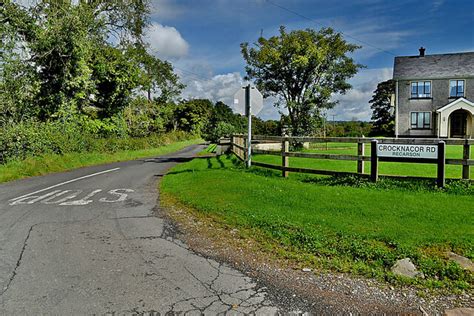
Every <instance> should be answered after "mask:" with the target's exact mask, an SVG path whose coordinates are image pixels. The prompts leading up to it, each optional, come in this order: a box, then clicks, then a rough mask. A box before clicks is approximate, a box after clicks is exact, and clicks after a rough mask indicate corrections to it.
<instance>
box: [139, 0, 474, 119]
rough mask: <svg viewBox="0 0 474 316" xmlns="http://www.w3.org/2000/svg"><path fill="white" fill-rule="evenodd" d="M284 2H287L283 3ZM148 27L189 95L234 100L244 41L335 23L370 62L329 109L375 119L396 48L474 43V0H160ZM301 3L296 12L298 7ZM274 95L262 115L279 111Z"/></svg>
mask: <svg viewBox="0 0 474 316" xmlns="http://www.w3.org/2000/svg"><path fill="white" fill-rule="evenodd" d="M279 6H280V7H283V8H280V7H279ZM152 8H153V9H152V20H151V22H152V25H151V27H150V29H149V32H148V40H149V42H150V45H151V49H152V50H153V51H154V52H155V54H157V55H158V56H159V57H161V58H163V59H166V60H169V61H170V62H172V63H173V65H174V66H175V67H176V72H177V73H178V74H179V75H180V76H181V78H182V81H183V82H184V83H185V84H187V88H186V89H185V91H184V92H183V97H186V98H210V99H212V100H213V101H218V100H221V101H224V102H226V103H227V104H228V105H230V106H232V95H233V93H234V92H235V91H236V90H237V89H238V88H239V86H240V85H241V84H242V83H243V81H242V80H243V79H242V77H243V76H244V75H245V70H244V67H245V62H244V60H243V59H242V57H241V54H240V47H239V45H240V43H242V42H250V43H253V42H255V41H256V40H257V38H258V37H259V36H260V33H261V32H263V36H264V37H269V36H273V35H276V34H278V29H279V27H280V25H285V26H286V27H287V29H288V30H293V29H304V28H314V29H319V28H320V27H321V26H331V27H333V28H335V29H336V30H337V31H341V32H343V33H344V35H345V39H346V40H348V41H350V42H353V43H355V44H358V45H361V46H362V48H361V49H360V50H358V51H357V52H356V53H355V54H354V55H353V57H354V59H355V60H356V61H357V62H358V63H361V64H364V65H365V66H366V67H367V68H366V69H364V70H361V71H360V72H359V73H358V74H357V75H356V76H355V77H354V78H352V79H351V80H350V82H351V83H352V85H353V89H352V90H351V91H349V92H348V93H347V94H346V95H343V96H339V95H336V96H334V99H335V100H338V101H339V105H337V106H336V107H335V108H334V109H332V110H330V111H329V112H328V117H329V118H331V119H332V117H333V115H335V119H336V120H351V119H358V120H370V115H371V112H370V108H369V104H368V100H369V99H370V97H371V95H372V92H373V90H374V89H375V88H376V85H377V83H378V82H380V81H383V80H386V79H389V78H391V75H392V67H393V58H394V55H397V56H398V55H416V54H418V48H419V47H420V46H424V47H426V49H427V51H426V53H427V54H439V53H447V52H461V51H474V1H472V0H470V1H469V0H465V1H461V0H449V1H448V0H444V1H443V0H434V1H420V0H419V1H407V0H397V1H379V0H357V1H341V0H340V1H327V0H326V1H319V0H313V1H309V0H268V1H267V0H194V1H192V0H175V1H172V0H154V1H152ZM290 11H293V12H290ZM273 101H274V100H266V101H265V106H264V108H263V110H262V111H261V112H260V114H259V116H260V117H262V118H264V119H269V118H272V119H277V118H278V117H279V114H278V112H277V110H276V109H274V108H273V106H272V103H273Z"/></svg>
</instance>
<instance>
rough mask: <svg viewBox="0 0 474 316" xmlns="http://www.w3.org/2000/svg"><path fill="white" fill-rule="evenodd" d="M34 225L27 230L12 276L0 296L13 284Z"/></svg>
mask: <svg viewBox="0 0 474 316" xmlns="http://www.w3.org/2000/svg"><path fill="white" fill-rule="evenodd" d="M35 225H36V224H35ZM35 225H32V226H30V229H29V230H28V234H27V235H26V238H25V240H24V241H23V247H22V248H21V252H20V256H19V257H18V260H17V261H16V265H15V268H14V269H13V272H12V275H11V276H10V279H9V280H8V282H7V285H6V286H5V287H4V288H3V290H2V293H0V296H3V295H4V294H5V293H6V292H7V291H8V289H9V288H10V285H11V284H12V282H13V279H15V277H16V275H17V269H18V268H19V267H20V264H21V260H22V259H23V254H24V253H25V250H26V245H27V244H28V239H30V235H31V232H32V231H33V227H34V226H35Z"/></svg>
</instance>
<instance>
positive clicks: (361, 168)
mask: <svg viewBox="0 0 474 316" xmlns="http://www.w3.org/2000/svg"><path fill="white" fill-rule="evenodd" d="M364 151H365V144H364V143H362V142H360V140H359V141H358V142H357V156H358V160H357V173H359V174H363V173H364V165H365V164H364V160H362V159H363V158H364V157H363V156H364Z"/></svg>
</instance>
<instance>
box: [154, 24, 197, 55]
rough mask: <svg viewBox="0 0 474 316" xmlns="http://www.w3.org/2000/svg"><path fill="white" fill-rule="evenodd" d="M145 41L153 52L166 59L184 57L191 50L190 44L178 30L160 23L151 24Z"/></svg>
mask: <svg viewBox="0 0 474 316" xmlns="http://www.w3.org/2000/svg"><path fill="white" fill-rule="evenodd" d="M145 40H146V41H147V42H148V43H149V44H150V47H151V50H152V52H153V53H155V54H156V55H158V56H159V57H160V58H164V59H168V58H179V57H183V56H185V55H186V54H187V53H188V50H189V44H188V43H187V42H186V41H185V40H184V38H183V37H182V36H181V34H180V33H179V31H178V30H177V29H175V28H174V27H172V26H166V25H161V24H159V23H152V24H151V26H150V27H149V28H148V29H147V32H146V35H145Z"/></svg>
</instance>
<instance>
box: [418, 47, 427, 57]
mask: <svg viewBox="0 0 474 316" xmlns="http://www.w3.org/2000/svg"><path fill="white" fill-rule="evenodd" d="M425 50H426V49H425V48H424V47H423V46H421V47H420V49H419V51H420V57H425Z"/></svg>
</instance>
